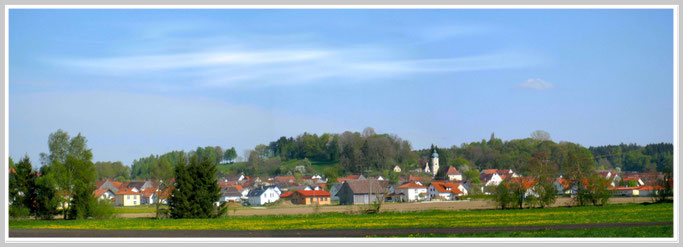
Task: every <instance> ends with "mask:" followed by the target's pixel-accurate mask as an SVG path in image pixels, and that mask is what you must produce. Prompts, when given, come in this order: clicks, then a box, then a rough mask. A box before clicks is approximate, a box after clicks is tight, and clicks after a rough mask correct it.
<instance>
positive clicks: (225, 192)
mask: <svg viewBox="0 0 683 247" xmlns="http://www.w3.org/2000/svg"><path fill="white" fill-rule="evenodd" d="M221 195H222V196H231V197H240V196H242V193H240V192H239V191H238V190H237V188H235V187H225V188H224V189H222V190H221Z"/></svg>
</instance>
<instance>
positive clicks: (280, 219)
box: [9, 203, 673, 230]
mask: <svg viewBox="0 0 683 247" xmlns="http://www.w3.org/2000/svg"><path fill="white" fill-rule="evenodd" d="M650 221H668V222H673V204H672V203H661V204H649V205H641V204H616V205H607V206H603V207H593V206H586V207H570V208H569V207H560V208H545V209H521V210H520V209H514V210H463V211H423V212H409V213H398V212H387V213H381V214H374V215H346V214H342V213H324V214H319V215H264V216H236V217H234V216H231V217H224V218H219V219H164V220H154V219H142V218H136V219H107V220H68V221H66V220H49V221H40V220H10V222H9V227H10V228H14V229H24V228H50V229H128V230H149V229H154V230H211V229H215V230H279V229H354V228H355V229H365V228H409V227H489V226H524V225H561V224H583V223H605V222H650Z"/></svg>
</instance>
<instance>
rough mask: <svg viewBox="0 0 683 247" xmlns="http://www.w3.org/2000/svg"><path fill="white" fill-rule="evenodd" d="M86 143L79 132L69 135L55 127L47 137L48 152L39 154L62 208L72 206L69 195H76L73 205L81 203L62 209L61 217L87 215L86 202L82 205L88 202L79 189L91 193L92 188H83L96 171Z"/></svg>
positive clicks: (73, 197) (72, 197)
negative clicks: (77, 206)
mask: <svg viewBox="0 0 683 247" xmlns="http://www.w3.org/2000/svg"><path fill="white" fill-rule="evenodd" d="M87 143H88V140H87V139H86V138H85V136H82V135H81V134H80V133H78V135H76V136H75V137H73V138H69V134H68V133H66V132H64V131H63V130H61V129H59V130H57V131H56V132H54V133H52V134H50V136H49V137H48V147H49V149H50V154H49V155H46V154H41V159H43V162H45V165H47V166H48V169H49V171H50V174H52V175H51V176H52V178H53V179H54V181H55V182H56V184H57V188H58V194H59V195H60V198H61V204H62V208H64V209H66V207H67V205H69V207H71V206H73V205H74V203H73V202H72V199H76V197H79V198H78V200H79V201H78V204H77V205H79V206H82V207H84V208H78V209H73V210H62V211H63V213H64V218H65V219H67V218H73V217H87V216H88V215H89V213H88V210H87V207H88V206H83V205H89V204H90V202H89V201H88V200H87V199H88V198H87V197H88V196H86V195H84V194H83V193H85V192H83V191H85V190H88V189H90V191H88V195H89V196H90V197H92V196H91V195H92V194H91V193H92V189H91V188H87V184H88V183H91V182H93V181H94V179H96V176H97V175H96V174H97V171H96V169H95V165H94V164H93V163H92V161H91V159H92V150H91V149H88V145H87ZM90 172H92V173H90ZM90 175H92V176H93V177H91V176H90ZM77 190H78V191H77ZM76 192H80V194H79V195H76V194H75V193H76ZM70 213H77V215H70Z"/></svg>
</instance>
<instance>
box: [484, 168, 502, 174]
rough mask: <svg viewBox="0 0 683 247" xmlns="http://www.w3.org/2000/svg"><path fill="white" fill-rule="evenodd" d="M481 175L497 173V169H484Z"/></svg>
mask: <svg viewBox="0 0 683 247" xmlns="http://www.w3.org/2000/svg"><path fill="white" fill-rule="evenodd" d="M481 173H482V174H489V175H490V174H494V173H498V169H484V170H482V171H481Z"/></svg>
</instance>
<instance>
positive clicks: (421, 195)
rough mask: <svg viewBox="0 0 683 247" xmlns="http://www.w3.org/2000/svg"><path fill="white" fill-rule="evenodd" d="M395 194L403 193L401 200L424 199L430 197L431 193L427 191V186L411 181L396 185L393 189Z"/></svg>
mask: <svg viewBox="0 0 683 247" xmlns="http://www.w3.org/2000/svg"><path fill="white" fill-rule="evenodd" d="M393 190H394V191H393V193H394V194H403V195H404V196H403V198H401V201H409V202H411V201H422V200H426V199H429V194H428V193H427V186H424V185H422V184H418V183H414V182H409V183H405V184H402V185H400V186H396V187H394V189H393Z"/></svg>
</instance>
